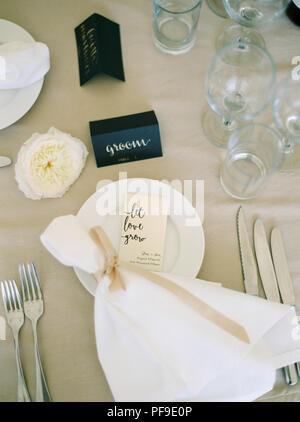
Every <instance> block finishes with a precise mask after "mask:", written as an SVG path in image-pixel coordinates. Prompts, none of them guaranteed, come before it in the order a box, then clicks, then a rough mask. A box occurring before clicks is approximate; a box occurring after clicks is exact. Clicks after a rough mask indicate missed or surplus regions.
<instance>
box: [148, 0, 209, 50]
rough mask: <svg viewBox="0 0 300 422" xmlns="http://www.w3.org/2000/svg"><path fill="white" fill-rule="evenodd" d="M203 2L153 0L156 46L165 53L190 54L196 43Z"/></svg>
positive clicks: (191, 0)
mask: <svg viewBox="0 0 300 422" xmlns="http://www.w3.org/2000/svg"><path fill="white" fill-rule="evenodd" d="M201 4H202V0H152V27H153V42H154V45H155V46H156V47H157V48H158V49H159V50H161V51H163V52H164V53H168V54H173V55H178V54H184V53H186V52H188V51H189V50H190V49H191V48H192V47H193V45H194V43H195V41H196V29H197V24H198V20H199V15H200V9H201Z"/></svg>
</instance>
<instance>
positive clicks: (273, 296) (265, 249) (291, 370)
mask: <svg viewBox="0 0 300 422" xmlns="http://www.w3.org/2000/svg"><path fill="white" fill-rule="evenodd" d="M254 244H255V253H256V259H257V263H258V268H259V273H260V277H261V281H262V284H263V288H264V291H265V294H266V298H267V299H268V300H270V301H272V302H278V303H281V300H280V295H279V290H278V284H277V278H276V274H275V270H274V265H273V260H272V256H271V252H270V248H269V244H268V240H267V236H266V232H265V228H264V225H263V223H262V221H261V220H260V219H257V220H256V222H255V224H254ZM283 371H284V375H285V380H286V383H287V384H288V385H295V384H297V382H298V376H297V372H296V367H295V365H290V366H288V367H286V368H283Z"/></svg>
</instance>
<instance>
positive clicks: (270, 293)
mask: <svg viewBox="0 0 300 422" xmlns="http://www.w3.org/2000/svg"><path fill="white" fill-rule="evenodd" d="M254 245H255V252H256V259H257V263H258V268H259V273H260V277H261V281H262V284H263V288H264V291H265V295H266V298H267V299H268V300H271V301H272V302H278V303H280V302H281V301H280V296H279V290H278V285H277V279H276V274H275V270H274V266H273V261H272V256H271V252H270V248H269V244H268V240H267V236H266V232H265V228H264V225H263V223H262V221H261V220H260V219H257V220H256V221H255V224H254Z"/></svg>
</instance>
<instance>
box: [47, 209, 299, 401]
mask: <svg viewBox="0 0 300 422" xmlns="http://www.w3.org/2000/svg"><path fill="white" fill-rule="evenodd" d="M41 241H42V243H43V244H44V246H45V247H46V248H47V249H48V250H49V251H50V252H51V253H52V254H53V255H54V256H55V257H56V258H57V259H58V260H59V261H60V262H61V263H63V264H64V265H69V266H77V267H79V268H81V269H83V270H85V271H87V272H89V273H95V272H96V271H97V270H102V269H103V267H104V262H105V260H104V257H103V256H102V255H101V252H100V251H99V249H97V247H96V245H95V243H94V242H93V241H92V239H91V238H90V236H89V233H88V231H87V230H86V229H85V228H84V227H83V226H81V225H80V223H79V220H78V219H77V218H76V217H75V216H72V215H69V216H63V217H58V218H56V219H54V220H53V221H52V223H51V224H50V225H49V226H48V228H47V229H46V230H45V232H44V233H43V234H42V236H41ZM119 271H120V273H121V275H122V278H123V281H124V283H125V285H126V290H122V289H121V290H116V291H112V290H111V289H110V288H109V286H110V283H111V280H110V278H109V276H108V275H104V276H103V278H102V280H101V282H100V283H99V284H98V288H97V291H96V295H95V308H94V313H95V334H96V342H97V349H98V356H99V359H100V362H101V364H102V367H103V369H104V372H105V374H106V377H107V380H108V382H109V385H110V388H111V391H112V393H113V395H114V398H115V400H116V401H251V400H254V399H256V398H258V397H259V396H261V395H263V394H264V393H266V392H267V391H269V390H271V389H272V387H273V384H274V382H275V371H276V369H277V368H280V367H282V366H285V365H288V364H291V363H293V362H296V361H299V360H300V335H299V330H298V324H297V318H296V315H295V310H294V308H292V307H289V306H286V305H282V304H278V303H272V302H268V301H266V300H264V299H261V298H258V297H253V296H249V295H246V294H244V293H240V292H236V291H233V290H229V289H225V288H223V287H219V286H218V285H216V286H215V285H214V284H212V283H206V282H204V281H200V280H198V279H190V278H185V277H179V276H175V275H173V274H168V275H165V274H164V276H165V277H167V278H168V279H169V280H170V281H172V282H173V283H176V284H177V285H179V286H182V287H183V288H184V289H186V290H188V291H189V292H190V293H192V294H193V295H194V296H196V297H197V298H199V299H200V300H202V301H203V302H205V303H206V304H208V305H210V306H211V307H213V308H214V309H216V310H218V311H219V312H221V313H222V314H224V315H226V316H227V317H228V318H231V319H232V320H233V321H235V322H237V323H238V324H240V325H241V326H243V327H244V328H245V329H246V331H247V333H248V336H249V338H250V344H248V343H246V342H244V341H240V340H239V339H237V338H236V337H234V336H232V335H230V334H229V333H227V332H226V331H224V330H222V329H220V328H219V327H218V326H217V325H215V324H213V323H212V322H210V321H209V320H207V319H205V318H203V317H202V316H201V315H199V314H198V313H196V312H195V311H194V310H193V309H192V308H190V307H188V306H186V305H185V304H184V303H182V302H181V301H180V300H179V299H178V297H176V296H175V295H173V294H172V293H171V292H170V291H168V290H167V289H165V288H163V287H161V286H158V285H156V284H155V283H151V282H150V281H149V280H148V279H146V278H144V277H141V276H138V275H136V274H134V273H133V272H132V271H131V270H129V269H126V268H122V267H120V268H119Z"/></svg>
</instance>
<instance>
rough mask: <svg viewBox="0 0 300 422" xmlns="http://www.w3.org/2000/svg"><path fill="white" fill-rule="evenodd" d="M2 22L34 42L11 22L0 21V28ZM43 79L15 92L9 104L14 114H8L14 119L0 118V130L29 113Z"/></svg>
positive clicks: (21, 28) (40, 88) (27, 33)
mask: <svg viewBox="0 0 300 422" xmlns="http://www.w3.org/2000/svg"><path fill="white" fill-rule="evenodd" d="M2 22H5V24H7V25H9V26H11V27H12V28H15V29H16V30H18V31H22V32H23V34H24V38H27V39H28V40H30V41H35V39H34V38H33V36H32V35H31V34H30V33H29V32H28V31H27V30H26V29H25V28H23V27H22V26H20V25H18V24H16V23H14V22H12V21H9V20H7V19H0V26H1V23H2ZM44 79H45V77H43V78H42V79H40V80H39V81H36V82H34V83H33V84H31V85H29V86H26V87H24V88H20V89H18V90H16V91H17V92H16V95H15V97H14V99H13V101H12V102H11V103H10V109H11V110H12V109H13V110H14V113H12V114H10V116H14V117H10V118H9V117H6V118H4V119H3V121H1V116H0V130H2V129H6V128H8V127H9V126H11V125H13V124H14V123H16V122H17V121H19V120H20V119H21V118H22V117H24V116H25V114H27V113H28V112H29V110H30V109H31V108H32V107H33V106H34V104H35V102H36V101H37V99H38V97H39V95H40V93H41V90H42V87H43V84H44ZM0 91H1V90H0ZM20 96H21V101H20ZM22 103H23V106H21V108H19V107H16V106H14V105H16V104H18V105H19V106H20V104H21V105H22ZM5 110H6V107H3V111H2V112H1V115H2V116H5V115H6V116H7V114H6V113H5Z"/></svg>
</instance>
